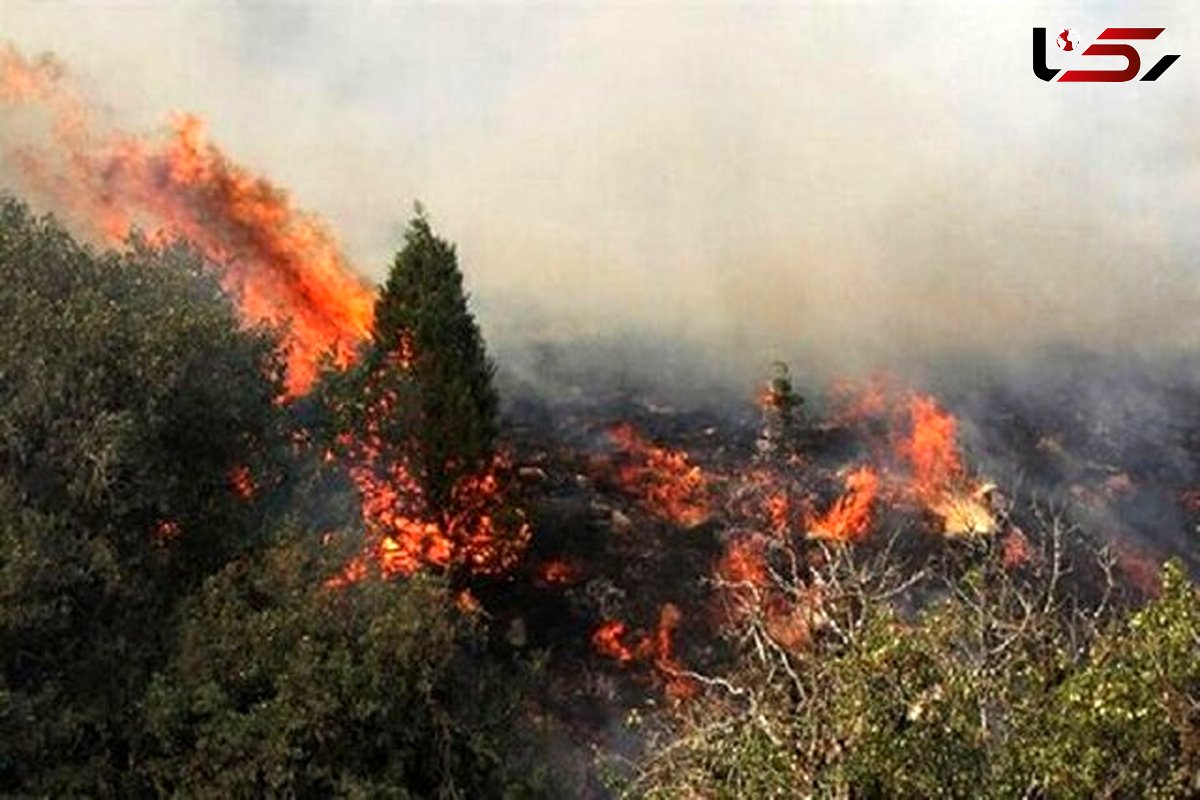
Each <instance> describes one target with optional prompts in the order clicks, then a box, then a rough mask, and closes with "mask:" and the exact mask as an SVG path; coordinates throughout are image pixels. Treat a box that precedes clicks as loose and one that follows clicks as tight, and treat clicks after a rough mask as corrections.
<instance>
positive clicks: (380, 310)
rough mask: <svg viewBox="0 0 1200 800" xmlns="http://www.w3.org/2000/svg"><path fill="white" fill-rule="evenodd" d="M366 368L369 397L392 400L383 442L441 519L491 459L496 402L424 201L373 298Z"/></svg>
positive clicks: (457, 282)
mask: <svg viewBox="0 0 1200 800" xmlns="http://www.w3.org/2000/svg"><path fill="white" fill-rule="evenodd" d="M365 366H366V367H367V370H368V374H370V375H371V376H372V380H373V381H374V382H375V384H376V385H375V386H374V387H372V389H373V391H374V392H376V393H378V392H386V393H390V394H391V395H393V396H394V397H395V406H396V408H395V409H394V413H392V414H390V415H389V416H388V418H387V419H385V420H382V421H381V430H380V434H381V438H382V439H383V440H384V441H386V442H388V443H390V444H391V445H393V446H397V447H400V448H402V449H404V450H405V451H406V453H407V457H406V461H407V462H408V464H409V468H410V470H411V471H412V473H413V477H414V478H415V479H416V481H417V482H418V484H419V485H420V489H421V491H422V494H423V496H424V498H425V501H426V503H427V504H428V506H429V510H430V511H431V512H433V513H434V514H435V515H444V514H445V513H447V512H448V511H450V510H451V509H450V508H449V506H450V504H451V503H452V492H453V490H454V487H455V486H456V485H458V484H459V483H460V481H462V480H463V479H464V478H466V477H468V476H471V475H474V474H476V473H478V472H479V471H480V470H481V469H483V468H485V467H486V466H487V465H488V464H489V463H490V461H491V459H492V456H493V454H494V446H495V438H496V433H497V405H498V400H497V395H496V391H495V389H494V388H493V386H492V376H493V373H494V371H495V370H494V367H493V365H492V363H491V361H490V360H489V359H488V356H487V353H486V350H485V346H484V342H483V337H482V336H481V334H480V332H479V326H478V325H477V324H476V322H475V318H474V317H473V316H472V315H471V312H470V309H469V308H468V307H467V296H466V295H465V294H464V293H463V286H462V273H461V272H459V269H458V258H457V256H456V254H455V251H454V247H453V245H451V244H449V243H448V242H446V241H445V240H443V239H441V238H439V237H438V236H437V235H436V234H435V233H434V231H433V229H432V227H431V226H430V224H429V220H428V219H427V217H426V216H425V213H424V211H423V209H422V208H421V207H420V205H418V206H417V207H416V214H415V216H414V217H413V219H412V220H411V222H410V223H409V226H408V230H407V232H406V233H405V236H404V246H403V248H402V249H401V250H400V252H399V253H397V255H396V258H395V261H394V262H393V264H392V269H391V273H390V274H389V276H388V279H387V283H386V284H385V285H384V287H383V289H382V291H381V293H380V296H379V299H378V301H377V302H376V305H375V322H374V329H373V331H372V342H371V345H370V349H369V351H368V354H367V358H366V364H365Z"/></svg>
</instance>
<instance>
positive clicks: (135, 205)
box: [0, 46, 374, 396]
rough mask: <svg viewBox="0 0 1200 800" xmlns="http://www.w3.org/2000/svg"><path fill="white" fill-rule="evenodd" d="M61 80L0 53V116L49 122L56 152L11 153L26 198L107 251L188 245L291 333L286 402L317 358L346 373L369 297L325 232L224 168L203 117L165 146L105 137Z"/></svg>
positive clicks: (263, 185)
mask: <svg viewBox="0 0 1200 800" xmlns="http://www.w3.org/2000/svg"><path fill="white" fill-rule="evenodd" d="M64 75H65V70H64V69H63V68H62V66H61V65H60V64H59V63H58V62H57V61H55V60H54V59H53V58H52V57H49V56H41V57H39V58H37V59H26V58H24V57H22V56H21V54H20V53H19V52H17V51H16V49H15V48H13V47H11V46H9V47H5V48H3V49H0V104H6V105H17V104H36V105H38V106H39V107H41V108H42V109H44V110H45V111H46V112H48V113H49V115H50V117H51V120H52V122H53V136H52V137H51V140H52V141H53V144H54V146H53V147H40V148H33V147H27V148H23V149H21V150H19V151H16V152H13V153H10V155H11V156H12V157H13V158H14V160H15V161H16V163H17V165H18V166H19V168H20V169H21V171H22V173H23V174H24V175H25V177H26V178H27V180H28V181H29V182H30V184H31V186H32V187H33V189H34V190H35V191H37V192H40V193H41V194H43V195H45V196H46V197H47V198H48V199H49V200H50V201H51V202H52V203H53V204H54V205H55V206H56V207H57V208H60V209H64V210H66V211H68V212H69V213H70V214H71V215H72V217H74V218H75V219H76V220H77V222H78V223H79V224H81V225H82V226H84V227H86V229H87V230H88V232H89V233H90V234H92V235H93V236H95V237H96V238H98V239H100V240H101V241H103V242H105V243H108V244H118V243H121V242H123V241H125V240H126V239H127V238H128V236H129V234H130V233H131V232H132V231H133V229H134V228H135V227H136V226H141V227H143V228H145V229H147V230H149V231H150V235H151V238H152V239H155V240H166V239H172V238H177V237H178V238H184V239H187V240H188V241H190V242H192V243H193V244H194V245H195V246H196V247H197V248H198V249H199V250H200V251H201V252H202V253H203V254H204V255H205V256H206V257H207V258H209V259H210V260H211V261H213V262H214V263H215V264H216V265H217V267H218V268H219V269H220V270H221V272H220V280H221V283H222V286H223V287H224V288H225V290H226V291H228V292H229V293H230V294H231V295H232V296H233V297H235V298H236V300H237V303H238V307H239V308H240V310H241V313H242V315H243V317H244V318H245V320H246V321H247V322H248V323H249V324H259V323H268V324H271V325H274V326H284V325H286V328H287V333H286V349H287V366H288V371H287V389H288V392H289V394H290V395H292V396H296V395H299V394H302V393H303V392H305V391H306V390H307V389H308V388H309V386H310V385H311V384H312V381H313V378H314V377H315V375H316V371H317V365H318V361H319V358H320V356H321V355H322V354H323V353H325V352H327V351H328V352H331V353H332V355H333V358H334V362H335V363H337V364H339V365H342V366H344V365H346V364H347V363H349V361H350V360H351V359H352V357H353V353H354V348H355V346H356V345H357V344H358V343H359V342H360V341H362V339H363V338H364V337H365V336H366V335H367V333H368V331H369V330H370V326H371V319H372V315H373V313H374V308H373V303H374V293H373V291H372V289H371V288H370V287H369V286H368V285H367V284H366V283H364V282H363V281H362V280H361V279H360V278H359V277H358V276H357V274H356V273H355V272H354V270H353V269H352V268H351V266H350V264H349V262H348V261H347V259H346V257H345V256H344V255H343V254H342V251H341V249H340V246H339V245H338V243H337V240H336V238H335V237H334V236H333V234H332V232H331V231H330V229H329V227H328V226H327V225H326V224H325V223H324V222H323V221H322V220H320V219H319V218H317V217H316V216H314V215H312V214H308V213H305V212H303V211H300V210H299V209H297V208H296V207H295V206H294V205H293V204H292V201H291V199H290V198H289V197H288V194H287V193H286V192H285V191H284V190H283V189H281V188H279V187H278V186H276V185H275V184H273V183H271V182H270V181H269V180H267V179H266V178H264V177H261V176H258V175H255V174H253V173H252V172H251V171H250V170H248V169H247V168H245V167H243V166H241V165H239V164H236V163H234V162H233V161H231V160H230V159H229V157H228V156H226V155H225V153H223V152H222V151H221V150H220V149H219V148H218V147H217V146H216V145H214V144H212V143H211V142H210V141H209V140H208V138H207V136H206V132H205V126H204V123H203V121H202V120H200V119H199V118H198V117H195V116H192V115H188V114H175V115H173V116H172V117H171V120H170V128H169V131H168V133H167V135H166V136H165V137H140V136H137V135H134V134H130V133H126V132H121V131H113V130H106V129H103V128H101V127H100V126H97V125H95V124H93V123H92V122H91V119H92V117H93V115H92V114H91V113H89V112H90V109H89V107H88V105H87V103H86V102H85V101H84V99H83V98H82V97H81V96H80V95H79V94H78V93H77V92H75V91H73V90H72V89H71V87H69V86H68V85H66V83H65V82H64V81H63V77H64Z"/></svg>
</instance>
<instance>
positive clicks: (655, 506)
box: [609, 423, 711, 527]
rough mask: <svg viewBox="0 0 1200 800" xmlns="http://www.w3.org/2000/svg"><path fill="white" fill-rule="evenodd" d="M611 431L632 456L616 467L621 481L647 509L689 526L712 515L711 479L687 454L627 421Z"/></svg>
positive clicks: (627, 490) (629, 455)
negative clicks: (661, 443)
mask: <svg viewBox="0 0 1200 800" xmlns="http://www.w3.org/2000/svg"><path fill="white" fill-rule="evenodd" d="M609 434H610V436H612V438H613V441H614V442H615V443H616V444H617V446H618V447H619V448H620V449H621V450H622V451H623V453H624V454H625V455H626V456H627V457H628V460H627V461H626V462H625V463H623V464H621V465H620V466H618V468H617V470H616V478H617V482H618V483H619V484H620V485H621V488H622V489H623V490H625V491H626V492H628V493H629V494H631V495H633V496H634V497H636V498H638V501H639V504H640V505H641V507H642V508H643V509H644V510H645V511H647V512H649V513H651V514H653V515H655V516H657V517H659V518H660V519H665V520H667V521H669V522H673V523H675V524H678V525H683V526H685V527H692V526H695V525H699V524H700V523H702V522H704V521H705V520H707V519H708V518H709V516H710V515H711V509H710V487H709V481H708V478H707V477H706V476H705V474H704V471H703V470H701V469H700V467H698V466H696V465H695V464H692V463H691V461H690V459H689V458H688V455H687V453H684V452H683V451H680V450H670V449H668V448H665V447H659V446H657V445H655V444H653V443H651V442H649V441H647V440H646V439H644V438H643V437H642V435H641V434H640V433H638V432H637V430H635V429H634V427H633V426H632V425H629V424H627V423H623V424H620V425H617V426H615V427H614V428H613V429H612V430H611V431H609Z"/></svg>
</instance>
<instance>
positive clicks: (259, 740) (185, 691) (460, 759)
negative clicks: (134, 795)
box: [140, 533, 556, 798]
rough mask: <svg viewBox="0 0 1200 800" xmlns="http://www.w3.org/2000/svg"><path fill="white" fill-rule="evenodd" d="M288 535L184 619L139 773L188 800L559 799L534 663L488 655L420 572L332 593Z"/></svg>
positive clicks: (319, 565)
mask: <svg viewBox="0 0 1200 800" xmlns="http://www.w3.org/2000/svg"><path fill="white" fill-rule="evenodd" d="M312 541H313V538H312V537H311V536H307V535H305V534H299V533H298V535H287V536H284V537H283V539H282V540H281V542H280V544H279V545H277V546H275V547H272V548H270V549H269V550H267V551H265V552H264V553H263V554H262V555H261V556H260V557H259V558H257V559H255V560H254V561H253V562H251V561H249V560H247V561H246V562H245V563H234V564H231V565H230V566H229V568H227V569H226V570H224V571H223V572H222V573H220V574H219V575H217V576H215V577H213V578H212V579H211V580H209V581H208V583H207V584H206V585H205V587H204V589H203V591H201V592H200V593H199V594H198V595H197V596H196V597H195V598H194V599H193V600H192V601H190V602H189V604H188V608H187V610H186V615H185V616H186V621H185V623H184V625H183V632H182V636H181V647H180V651H179V655H178V657H177V658H176V659H175V660H174V662H173V663H172V664H171V666H170V668H169V669H168V670H167V671H165V672H164V673H163V674H162V675H160V677H159V680H158V681H157V682H156V684H155V687H154V689H153V691H152V692H151V693H150V697H149V699H148V701H147V709H148V711H147V717H146V728H145V730H146V732H147V736H146V739H145V742H144V752H143V753H142V759H141V762H140V763H141V767H142V770H143V775H144V776H145V777H146V779H147V785H148V786H149V787H152V789H153V791H154V792H155V793H156V794H159V795H178V796H186V797H261V796H282V797H444V798H460V797H461V798H468V797H528V796H556V795H555V793H553V792H552V791H551V788H552V785H551V783H550V780H551V774H550V773H549V772H548V771H547V770H546V769H545V767H544V765H541V764H540V763H539V761H538V760H537V759H536V758H535V757H536V755H537V752H538V751H537V749H536V747H535V745H536V744H537V742H538V739H539V737H540V736H541V733H540V731H539V728H538V725H537V724H536V723H535V722H534V717H533V714H532V713H531V711H532V709H531V708H530V707H529V706H528V704H527V703H526V701H525V700H524V698H525V697H528V696H529V694H530V685H531V684H530V682H531V681H532V680H533V679H534V678H535V677H536V672H535V671H534V669H533V666H532V665H530V664H526V663H524V662H522V661H519V660H515V659H513V660H509V659H507V658H506V657H501V656H497V655H494V654H493V653H492V652H491V650H490V649H489V645H488V643H487V641H486V639H485V636H484V631H483V629H482V627H481V626H480V625H479V624H478V623H479V620H478V619H477V618H476V617H474V616H473V615H470V614H468V613H464V612H460V611H458V609H457V608H456V606H455V604H454V602H453V598H452V596H451V594H450V593H449V592H448V591H447V589H446V588H445V585H444V583H443V582H441V581H439V580H437V579H434V578H431V577H429V576H416V577H414V578H413V579H412V580H407V581H398V582H397V581H393V582H385V581H382V580H379V579H378V578H377V577H374V578H366V579H363V580H360V581H357V582H355V583H353V584H351V585H348V586H340V587H328V586H325V585H324V583H323V577H324V576H328V575H329V574H330V572H331V570H332V569H333V568H334V565H335V564H336V563H337V562H336V561H334V560H332V559H329V558H326V557H324V554H323V553H320V552H314V547H313V546H312V545H311V542H312Z"/></svg>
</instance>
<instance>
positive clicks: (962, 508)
mask: <svg viewBox="0 0 1200 800" xmlns="http://www.w3.org/2000/svg"><path fill="white" fill-rule="evenodd" d="M908 413H909V420H910V429H909V433H908V435H907V436H902V437H901V438H899V439H898V440H897V442H896V453H897V455H899V456H900V457H901V458H902V459H904V460H905V461H907V462H908V464H909V466H910V467H911V469H912V482H911V484H910V486H909V491H910V493H911V494H912V495H913V496H914V498H915V499H917V500H918V501H920V502H921V503H923V504H924V505H925V506H926V507H927V508H928V509H929V510H930V511H931V512H932V513H933V514H934V515H935V516H937V517H939V518H940V519H941V520H942V525H943V530H944V531H945V532H946V533H948V534H970V533H992V532H994V531H995V529H996V520H995V518H994V516H993V515H992V512H991V511H990V510H989V509H988V507H987V505H986V504H985V503H984V494H986V491H987V489H988V487H987V486H986V485H985V486H975V485H973V484H972V483H971V482H970V481H969V480H968V478H967V475H966V470H965V469H964V468H963V464H962V459H961V457H960V456H959V452H958V422H957V420H955V419H954V417H953V415H951V414H950V413H949V412H947V411H944V410H943V409H942V408H941V407H940V406H939V405H938V404H937V401H936V400H934V399H933V398H931V397H927V396H925V395H921V394H914V395H913V396H912V397H911V398H910V400H909V404H908Z"/></svg>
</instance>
